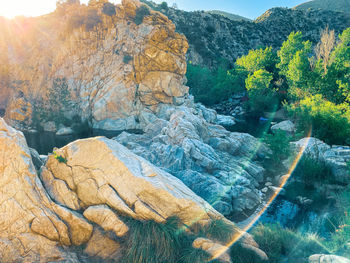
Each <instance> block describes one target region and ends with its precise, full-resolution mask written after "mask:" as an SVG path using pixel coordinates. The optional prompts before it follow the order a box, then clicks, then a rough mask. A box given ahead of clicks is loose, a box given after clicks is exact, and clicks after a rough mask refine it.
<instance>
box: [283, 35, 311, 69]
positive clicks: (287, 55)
mask: <svg viewBox="0 0 350 263" xmlns="http://www.w3.org/2000/svg"><path fill="white" fill-rule="evenodd" d="M305 44H306V42H303V35H302V33H301V32H292V33H290V35H289V36H288V39H287V40H286V41H284V42H283V44H282V47H281V49H280V50H279V51H278V52H277V54H278V57H279V59H280V62H279V63H278V64H277V68H279V69H280V71H281V74H282V75H286V74H287V71H288V66H289V63H290V61H291V60H292V59H293V57H294V55H295V54H296V53H297V52H298V51H300V50H302V49H303V48H304V47H305Z"/></svg>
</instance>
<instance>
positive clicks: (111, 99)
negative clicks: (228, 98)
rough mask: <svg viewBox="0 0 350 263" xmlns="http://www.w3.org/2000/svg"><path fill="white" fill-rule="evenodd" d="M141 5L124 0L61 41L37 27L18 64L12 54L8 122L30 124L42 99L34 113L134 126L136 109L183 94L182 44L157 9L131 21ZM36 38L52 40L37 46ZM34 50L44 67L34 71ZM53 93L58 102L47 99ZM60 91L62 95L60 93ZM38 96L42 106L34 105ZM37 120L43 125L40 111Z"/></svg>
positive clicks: (21, 125) (20, 125)
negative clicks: (91, 27) (92, 24)
mask: <svg viewBox="0 0 350 263" xmlns="http://www.w3.org/2000/svg"><path fill="white" fill-rule="evenodd" d="M140 6H141V4H140V3H139V2H138V1H131V0H124V1H123V3H122V5H118V6H117V7H116V15H115V16H107V15H104V14H101V15H100V17H101V19H102V20H103V21H102V22H101V23H100V24H99V25H97V26H96V27H95V29H94V30H92V31H86V30H83V29H82V28H81V27H80V28H78V29H74V31H73V32H72V33H68V34H65V36H64V38H63V40H62V39H61V38H60V37H61V36H60V33H61V32H59V31H58V30H57V31H54V32H53V34H52V35H50V36H48V35H47V34H45V33H42V32H37V33H36V34H37V37H38V40H37V42H34V43H32V44H33V46H32V47H31V49H32V50H31V53H30V54H29V53H28V52H27V53H26V55H25V58H26V62H25V63H23V62H21V64H19V62H18V59H19V58H18V57H17V56H20V54H17V53H15V54H14V55H13V58H12V60H11V63H13V67H14V68H15V69H16V70H18V72H17V74H16V76H14V78H15V79H13V81H16V82H17V83H22V85H21V87H19V88H17V89H16V96H15V97H14V99H12V100H11V102H10V104H9V106H8V107H7V110H6V118H7V120H8V121H9V123H10V124H11V125H13V126H15V127H17V128H21V129H24V128H28V127H29V126H33V125H34V123H33V122H34V120H33V118H34V114H35V111H40V110H42V109H43V108H45V105H46V106H47V107H48V110H47V111H48V112H44V113H40V112H39V113H40V114H39V116H44V115H45V114H46V115H47V114H50V111H53V112H55V111H57V112H56V113H57V114H60V113H62V114H64V115H65V117H67V118H71V117H72V116H74V115H79V116H80V117H81V118H82V119H84V120H89V121H90V124H91V125H92V127H93V128H96V129H105V130H110V129H114V130H115V129H116V130H126V129H139V128H140V123H139V121H138V115H139V113H140V111H141V110H142V109H145V108H148V109H151V110H154V109H156V108H157V105H158V104H159V103H169V104H173V103H176V101H177V100H178V99H180V98H182V97H184V96H185V95H186V94H187V93H188V87H186V86H184V85H183V76H184V74H185V72H186V59H185V54H186V52H187V49H188V43H187V41H186V39H185V37H184V36H183V35H180V34H178V33H176V32H175V26H174V24H173V23H172V22H171V21H170V20H169V19H168V18H167V17H165V16H164V15H162V14H161V13H159V12H153V11H151V12H150V14H149V15H146V16H145V17H144V18H143V22H142V23H141V24H139V25H138V24H136V23H135V22H134V20H135V18H134V17H135V13H136V11H137V10H138V8H140ZM97 10H98V9H97ZM71 15H72V16H74V15H76V14H71ZM50 16H54V14H51V15H50ZM67 23H68V22H67ZM51 30H54V29H51ZM40 38H44V39H43V40H42V39H40ZM43 42H45V43H51V44H52V46H50V47H47V46H45V47H43V46H42V45H43ZM9 45H10V44H9ZM55 47H56V51H55V52H50V50H51V49H54V48H55ZM38 53H41V56H40V59H39V61H40V63H41V64H42V67H45V70H46V71H39V72H38V71H37V66H36V65H33V63H37V61H38V55H39V54H38ZM43 56H45V58H44V57H43ZM33 76H34V77H33ZM43 78H44V80H43ZM57 89H58V90H59V92H57V91H56V90H57ZM65 89H67V90H65ZM55 92H57V96H58V98H57V99H60V101H57V102H56V101H55V98H53V95H55V94H56V93H55ZM64 92H67V93H68V95H66V96H65V97H64V98H63V97H62V98H59V96H63V95H65V94H63V93H64ZM38 93H39V94H38ZM50 94H51V95H50ZM8 96H10V95H8ZM64 100H67V102H66V103H65V104H64V102H65V101H64ZM38 101H41V103H42V104H43V105H40V107H38V106H37V105H36V103H38ZM68 102H69V103H68ZM73 105H74V106H73ZM58 106H60V108H57V107H58ZM55 108H57V109H56V110H55ZM39 118H40V117H39ZM54 120H55V121H57V118H56V119H54ZM39 121H40V122H41V124H43V123H42V122H43V120H42V118H41V119H40V120H39Z"/></svg>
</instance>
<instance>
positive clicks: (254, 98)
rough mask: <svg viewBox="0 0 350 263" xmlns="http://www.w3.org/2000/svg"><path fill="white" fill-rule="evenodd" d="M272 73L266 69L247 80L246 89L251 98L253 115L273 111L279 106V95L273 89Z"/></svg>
mask: <svg viewBox="0 0 350 263" xmlns="http://www.w3.org/2000/svg"><path fill="white" fill-rule="evenodd" d="M272 79H273V76H272V73H270V72H267V71H266V70H264V69H260V70H258V71H255V72H254V73H253V74H251V75H249V76H248V78H247V79H246V82H245V83H246V89H247V91H248V97H249V103H248V104H249V108H250V110H251V111H252V112H253V113H260V112H264V111H270V110H273V109H274V108H275V107H276V106H277V104H278V99H277V96H276V95H277V93H276V90H275V89H273V88H272V85H271V81H272Z"/></svg>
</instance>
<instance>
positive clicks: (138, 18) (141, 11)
mask: <svg viewBox="0 0 350 263" xmlns="http://www.w3.org/2000/svg"><path fill="white" fill-rule="evenodd" d="M150 14H151V12H150V11H149V9H148V7H147V6H145V5H142V6H140V7H139V8H137V9H136V15H135V17H134V22H135V24H136V25H141V24H142V22H143V19H144V17H145V16H148V15H150Z"/></svg>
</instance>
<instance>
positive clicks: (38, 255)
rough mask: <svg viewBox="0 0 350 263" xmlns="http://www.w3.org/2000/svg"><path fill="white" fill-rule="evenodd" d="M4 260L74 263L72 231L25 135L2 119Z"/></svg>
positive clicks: (0, 235)
mask: <svg viewBox="0 0 350 263" xmlns="http://www.w3.org/2000/svg"><path fill="white" fill-rule="evenodd" d="M0 175H1V176H0V192H1V194H0V215H1V216H0V251H1V253H0V261H1V262H49V261H50V262H54V261H66V262H74V260H75V259H76V258H75V256H74V254H72V253H69V252H68V251H65V250H63V249H62V248H61V247H60V246H62V245H70V244H71V241H70V238H69V229H68V228H67V226H66V225H65V224H64V222H63V221H61V219H60V218H59V217H58V216H57V215H56V213H55V212H54V211H53V209H52V206H53V202H52V201H51V200H50V199H49V197H48V194H47V193H46V191H45V189H44V188H43V186H42V184H41V182H40V180H39V178H38V176H37V174H36V171H35V168H34V165H33V163H32V160H31V157H30V150H29V148H28V146H27V144H26V141H25V139H24V136H23V134H22V133H21V132H18V131H17V130H15V129H13V128H11V127H10V126H8V125H7V124H6V123H5V121H4V120H3V119H1V118H0Z"/></svg>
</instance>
